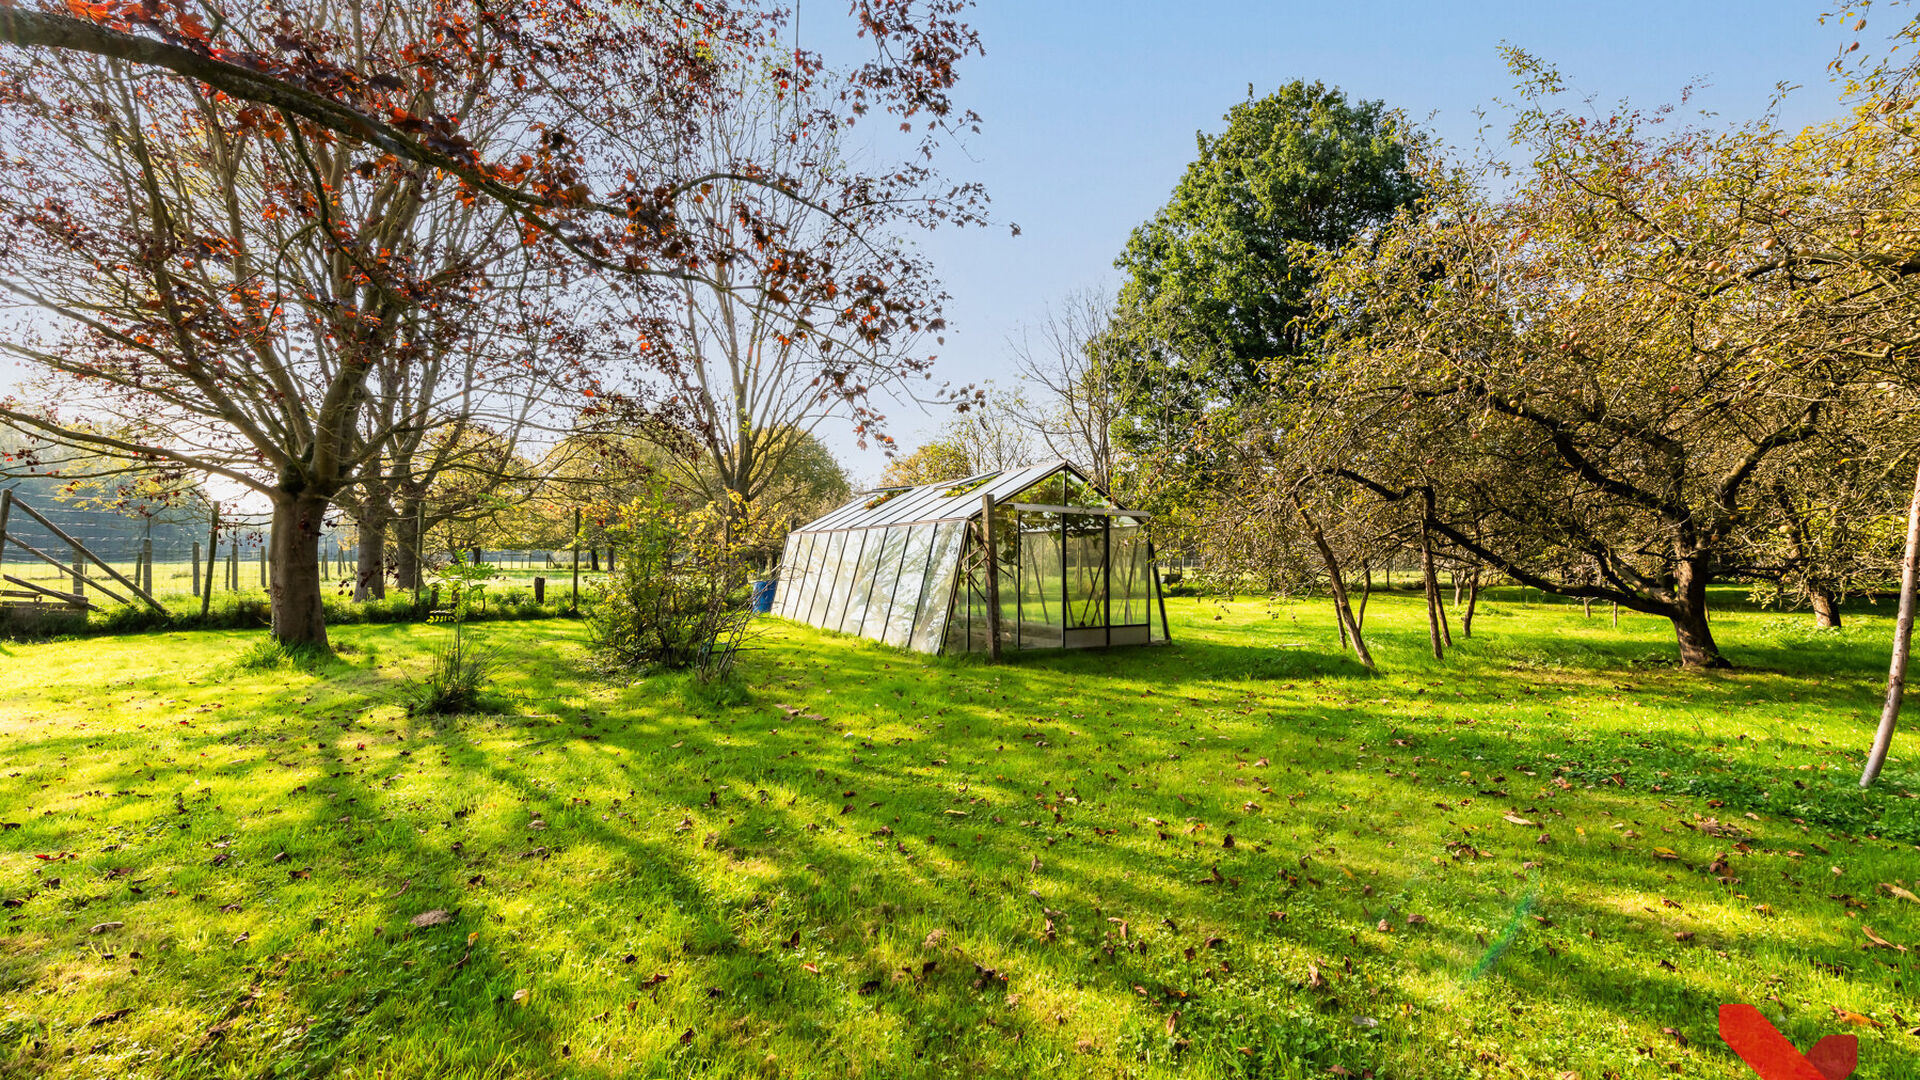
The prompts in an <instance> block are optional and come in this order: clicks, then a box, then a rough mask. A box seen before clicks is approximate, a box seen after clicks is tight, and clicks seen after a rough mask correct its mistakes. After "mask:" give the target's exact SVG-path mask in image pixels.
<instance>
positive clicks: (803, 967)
mask: <svg viewBox="0 0 1920 1080" xmlns="http://www.w3.org/2000/svg"><path fill="white" fill-rule="evenodd" d="M800 970H802V971H808V972H812V973H813V974H815V975H818V974H820V969H819V968H818V967H816V966H815V965H813V964H801V965H800Z"/></svg>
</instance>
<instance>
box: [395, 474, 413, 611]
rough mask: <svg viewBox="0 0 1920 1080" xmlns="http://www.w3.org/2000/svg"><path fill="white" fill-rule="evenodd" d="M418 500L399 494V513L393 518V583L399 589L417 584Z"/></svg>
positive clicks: (409, 587)
mask: <svg viewBox="0 0 1920 1080" xmlns="http://www.w3.org/2000/svg"><path fill="white" fill-rule="evenodd" d="M419 573H420V500H419V499H418V498H413V497H410V496H405V495H403V496H401V498H400V513H399V515H398V516H397V517H395V518H394V519H393V583H394V585H395V587H397V588H401V589H411V588H414V587H415V586H416V585H418V584H419V582H418V581H416V580H415V579H416V577H417V576H418V575H419Z"/></svg>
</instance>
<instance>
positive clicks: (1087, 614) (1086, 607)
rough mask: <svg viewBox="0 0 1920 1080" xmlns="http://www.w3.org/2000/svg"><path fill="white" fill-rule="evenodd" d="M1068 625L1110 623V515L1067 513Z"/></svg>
mask: <svg viewBox="0 0 1920 1080" xmlns="http://www.w3.org/2000/svg"><path fill="white" fill-rule="evenodd" d="M1066 528H1067V559H1066V562H1067V565H1066V576H1067V627H1068V628H1069V629H1072V628H1075V627H1082V626H1105V625H1107V580H1106V571H1107V519H1106V518H1105V517H1102V516H1099V515H1095V514H1068V515H1066Z"/></svg>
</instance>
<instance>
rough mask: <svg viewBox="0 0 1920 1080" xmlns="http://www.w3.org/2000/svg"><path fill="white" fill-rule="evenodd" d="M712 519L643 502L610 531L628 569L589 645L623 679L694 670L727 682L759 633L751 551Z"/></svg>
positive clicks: (658, 498) (606, 599)
mask: <svg viewBox="0 0 1920 1080" xmlns="http://www.w3.org/2000/svg"><path fill="white" fill-rule="evenodd" d="M725 532H726V530H725V529H724V528H723V527H722V524H721V522H720V521H719V520H718V519H717V517H716V516H715V515H714V514H712V513H711V512H710V511H694V512H686V511H681V510H679V509H678V508H676V507H674V506H673V505H672V504H671V502H669V500H668V499H667V497H666V495H665V493H664V491H663V490H660V489H656V490H655V491H654V492H652V493H651V495H650V496H648V497H644V498H641V499H637V500H635V501H634V502H633V503H631V504H629V505H628V506H626V507H624V508H623V509H622V510H621V511H620V512H619V513H618V515H617V516H616V519H615V522H614V526H613V528H611V529H610V530H609V534H610V536H611V537H612V538H613V540H614V542H615V546H616V547H617V548H619V549H620V558H619V559H618V560H616V562H615V566H616V567H618V569H616V570H615V571H614V573H613V575H612V576H611V578H610V579H609V580H608V581H607V583H606V584H604V585H603V586H601V588H600V591H599V594H598V595H597V596H596V597H595V598H594V600H593V603H592V605H591V608H590V610H589V612H588V615H587V627H588V644H589V648H590V649H591V650H592V651H593V654H594V656H595V657H596V659H598V660H599V662H600V663H601V664H602V665H604V666H606V667H609V668H612V669H615V670H620V671H644V670H686V671H690V672H691V673H692V674H693V677H694V679H695V681H697V682H700V683H708V682H712V681H714V680H717V679H724V678H725V677H727V676H728V674H729V673H731V672H732V670H733V664H734V660H735V658H736V657H737V656H738V655H739V652H740V649H741V647H742V646H743V645H745V643H746V641H747V638H748V633H749V630H750V628H751V627H752V624H753V605H752V597H751V592H750V590H749V588H748V585H747V580H748V565H747V562H746V560H745V559H744V558H743V557H742V552H743V551H744V550H745V549H746V548H747V546H748V545H747V544H745V543H741V542H732V543H730V542H728V541H727V539H726V537H725Z"/></svg>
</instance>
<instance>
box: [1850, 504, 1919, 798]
mask: <svg viewBox="0 0 1920 1080" xmlns="http://www.w3.org/2000/svg"><path fill="white" fill-rule="evenodd" d="M1916 577H1920V469H1917V470H1915V472H1914V476H1913V497H1912V498H1911V499H1909V500H1907V553H1906V555H1905V556H1904V557H1902V558H1901V560H1900V609H1899V614H1898V616H1896V617H1895V619H1894V623H1893V661H1892V663H1891V664H1889V665H1888V667H1887V699H1886V702H1885V703H1884V704H1883V705H1881V707H1880V727H1879V729H1878V730H1876V731H1875V732H1874V733H1873V749H1871V750H1870V751H1868V753H1867V767H1866V769H1865V770H1864V771H1862V772H1861V774H1860V786H1861V787H1868V786H1870V785H1871V784H1872V783H1873V781H1874V779H1875V778H1876V777H1878V776H1879V775H1880V770H1881V769H1882V768H1883V767H1885V766H1886V764H1887V754H1888V752H1890V751H1891V750H1892V749H1893V727H1894V724H1895V723H1896V722H1897V721H1898V720H1899V719H1900V702H1901V700H1902V699H1903V698H1905V697H1906V693H1907V654H1908V653H1909V652H1910V651H1911V650H1912V647H1913V591H1914V586H1915V584H1916V582H1915V578H1916Z"/></svg>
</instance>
